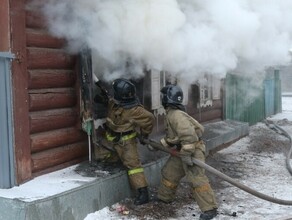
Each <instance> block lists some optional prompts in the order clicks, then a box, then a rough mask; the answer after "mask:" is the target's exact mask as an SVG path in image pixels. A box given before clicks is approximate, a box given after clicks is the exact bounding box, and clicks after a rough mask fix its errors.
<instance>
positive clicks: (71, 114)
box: [29, 108, 78, 134]
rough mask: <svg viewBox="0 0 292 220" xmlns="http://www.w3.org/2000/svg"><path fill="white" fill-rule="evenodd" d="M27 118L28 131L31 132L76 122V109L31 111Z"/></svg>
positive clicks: (71, 124)
mask: <svg viewBox="0 0 292 220" xmlns="http://www.w3.org/2000/svg"><path fill="white" fill-rule="evenodd" d="M29 119H30V125H31V126H30V133H31V134H33V133H38V132H44V131H50V130H54V129H59V128H66V127H71V126H74V125H75V124H76V123H77V120H78V115H77V113H76V109H74V108H65V109H55V110H47V111H38V112H31V113H30V116H29Z"/></svg>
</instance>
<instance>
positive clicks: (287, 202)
mask: <svg viewBox="0 0 292 220" xmlns="http://www.w3.org/2000/svg"><path fill="white" fill-rule="evenodd" d="M143 141H144V143H146V144H148V145H150V146H152V147H153V148H155V149H157V150H161V151H164V152H166V153H169V154H171V155H174V154H173V150H172V149H170V148H166V147H164V146H162V145H161V144H160V143H158V142H156V141H154V140H151V139H143ZM181 155H182V154H181V153H179V152H178V153H177V154H176V155H174V156H178V157H180V156H181ZM192 162H193V163H194V164H195V165H197V166H200V167H202V168H204V169H205V170H207V171H209V172H210V173H212V174H214V175H216V176H218V177H220V178H221V179H223V180H225V181H227V182H228V183H230V184H232V185H234V186H236V187H237V188H239V189H241V190H243V191H245V192H247V193H249V194H251V195H253V196H256V197H258V198H260V199H263V200H266V201H269V202H272V203H276V204H280V205H292V201H291V200H282V199H277V198H274V197H271V196H268V195H266V194H263V193H260V192H258V191H256V190H254V189H252V188H249V187H248V186H245V185H243V184H242V183H239V182H237V181H236V180H234V179H232V178H231V177H229V176H227V175H225V174H223V173H221V172H220V171H218V170H216V169H214V168H213V167H211V166H209V165H207V164H205V163H204V162H202V161H200V160H197V159H195V158H192Z"/></svg>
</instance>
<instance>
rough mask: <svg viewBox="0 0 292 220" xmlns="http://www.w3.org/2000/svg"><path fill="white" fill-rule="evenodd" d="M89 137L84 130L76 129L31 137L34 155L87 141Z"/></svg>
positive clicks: (65, 129)
mask: <svg viewBox="0 0 292 220" xmlns="http://www.w3.org/2000/svg"><path fill="white" fill-rule="evenodd" d="M86 138H87V136H86V134H85V132H83V131H82V130H77V129H76V128H75V127H71V128H63V129H58V130H53V131H49V132H43V133H37V134H33V135H31V136H30V140H31V151H32V153H35V152H39V151H43V150H47V149H50V148H54V147H59V146H62V145H66V144H72V143H74V142H79V141H81V140H86Z"/></svg>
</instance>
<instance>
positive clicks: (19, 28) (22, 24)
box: [0, 0, 32, 184]
mask: <svg viewBox="0 0 292 220" xmlns="http://www.w3.org/2000/svg"><path fill="white" fill-rule="evenodd" d="M0 1H2V2H3V0H0ZM4 1H5V0H4ZM9 3H10V19H11V22H10V24H11V28H10V37H11V51H12V53H13V54H14V55H15V59H14V60H13V62H12V87H13V109H14V111H13V115H14V140H15V142H14V148H15V149H14V150H15V160H16V161H15V162H16V163H15V164H16V179H17V184H20V183H22V182H24V181H26V180H29V179H30V178H31V176H32V168H31V151H30V133H29V102H28V72H27V54H26V31H25V30H26V21H25V18H26V16H25V0H18V1H13V0H10V1H9ZM1 17H2V14H1Z"/></svg>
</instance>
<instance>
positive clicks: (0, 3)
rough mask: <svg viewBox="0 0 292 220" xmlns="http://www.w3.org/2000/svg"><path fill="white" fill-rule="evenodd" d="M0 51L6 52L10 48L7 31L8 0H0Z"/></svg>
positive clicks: (8, 32)
mask: <svg viewBox="0 0 292 220" xmlns="http://www.w3.org/2000/svg"><path fill="white" fill-rule="evenodd" d="M0 15H1V19H0V27H1V37H0V51H2V52H3V51H5V52H8V51H9V50H10V37H9V36H10V31H9V21H10V19H9V0H0Z"/></svg>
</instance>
